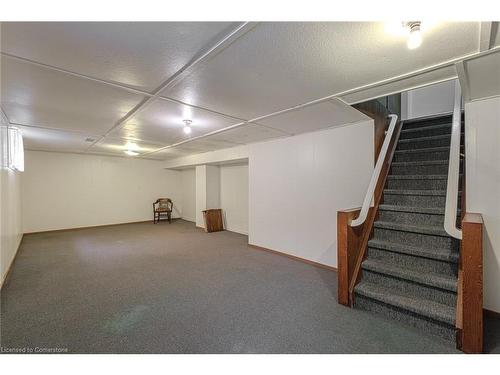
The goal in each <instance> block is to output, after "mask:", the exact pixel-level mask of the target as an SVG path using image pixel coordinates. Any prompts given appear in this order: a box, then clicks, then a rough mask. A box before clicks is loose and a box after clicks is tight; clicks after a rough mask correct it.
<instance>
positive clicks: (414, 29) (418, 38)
mask: <svg viewBox="0 0 500 375" xmlns="http://www.w3.org/2000/svg"><path fill="white" fill-rule="evenodd" d="M421 25H422V22H420V21H410V22H403V26H404V27H406V28H408V29H409V31H410V35H408V41H407V42H406V45H407V46H408V48H409V49H415V48H418V47H419V46H420V45H421V44H422V31H421V30H420V28H421Z"/></svg>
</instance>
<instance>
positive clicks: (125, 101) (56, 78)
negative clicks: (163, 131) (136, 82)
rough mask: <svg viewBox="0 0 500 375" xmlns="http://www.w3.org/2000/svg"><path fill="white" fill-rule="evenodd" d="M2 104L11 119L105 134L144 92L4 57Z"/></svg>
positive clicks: (16, 121)
mask: <svg viewBox="0 0 500 375" xmlns="http://www.w3.org/2000/svg"><path fill="white" fill-rule="evenodd" d="M1 92H2V95H1V98H0V99H1V105H2V108H3V109H4V110H5V112H6V113H7V116H8V117H9V120H10V121H11V122H14V123H19V124H23V125H36V126H42V127H49V128H58V129H62V130H78V131H84V132H90V133H92V134H103V133H105V132H106V131H107V130H108V129H109V128H111V127H112V126H113V124H114V123H115V122H116V121H118V120H119V119H120V118H121V117H122V116H124V115H125V114H126V113H127V112H128V111H129V110H131V109H132V108H133V107H134V106H135V105H137V103H139V102H140V101H141V100H142V98H143V97H142V96H141V95H136V94H131V93H129V92H126V91H123V90H121V89H116V88H114V87H110V86H106V85H102V84H98V83H95V82H91V81H88V80H85V79H80V78H76V77H72V76H69V75H66V74H61V73H58V72H54V71H51V70H47V69H44V68H40V67H37V66H33V65H30V64H26V63H22V62H17V61H14V60H10V59H8V58H1Z"/></svg>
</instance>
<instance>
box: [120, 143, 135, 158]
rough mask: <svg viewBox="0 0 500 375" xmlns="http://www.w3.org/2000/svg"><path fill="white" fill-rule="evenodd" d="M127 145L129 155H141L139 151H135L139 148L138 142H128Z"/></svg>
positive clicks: (126, 151)
mask: <svg viewBox="0 0 500 375" xmlns="http://www.w3.org/2000/svg"><path fill="white" fill-rule="evenodd" d="M125 147H126V148H127V149H126V150H125V151H123V152H125V153H126V154H127V155H129V156H137V155H139V153H138V152H137V151H134V150H138V149H139V146H137V144H136V143H134V142H127V144H126V145H125Z"/></svg>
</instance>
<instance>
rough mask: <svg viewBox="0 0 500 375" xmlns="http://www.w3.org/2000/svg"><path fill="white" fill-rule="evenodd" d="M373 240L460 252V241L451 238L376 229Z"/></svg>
mask: <svg viewBox="0 0 500 375" xmlns="http://www.w3.org/2000/svg"><path fill="white" fill-rule="evenodd" d="M373 238H374V239H376V240H381V241H392V242H398V243H404V244H406V245H408V246H416V247H423V248H429V249H450V250H453V251H458V241H457V240H456V239H454V238H451V237H442V236H434V235H429V234H422V233H413V232H404V231H399V230H391V229H382V228H375V229H374V236H373Z"/></svg>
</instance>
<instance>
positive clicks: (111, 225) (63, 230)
mask: <svg viewBox="0 0 500 375" xmlns="http://www.w3.org/2000/svg"><path fill="white" fill-rule="evenodd" d="M175 220H182V219H181V218H180V217H173V218H172V221H175ZM162 221H165V220H162ZM141 223H153V219H151V220H141V221H129V222H126V223H116V224H101V225H90V226H87V227H73V228H64V229H49V230H42V231H38V232H25V233H24V234H38V233H50V232H66V231H70V230H79V229H92V228H102V227H114V226H116V225H127V224H141Z"/></svg>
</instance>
